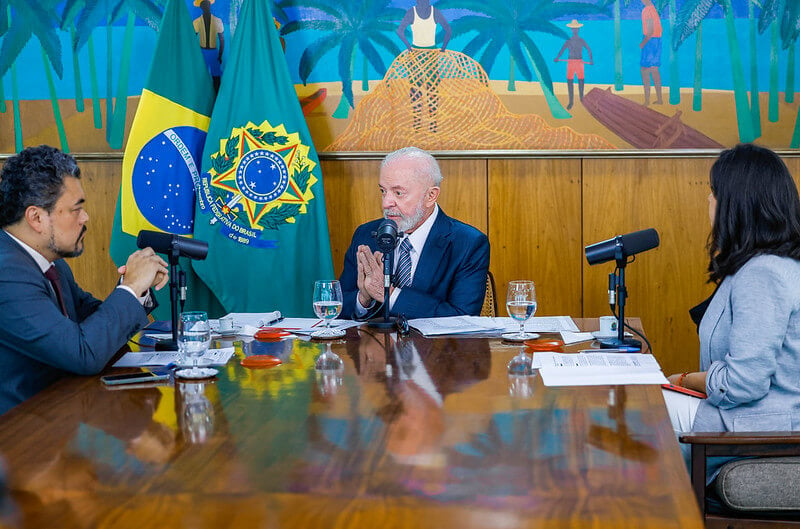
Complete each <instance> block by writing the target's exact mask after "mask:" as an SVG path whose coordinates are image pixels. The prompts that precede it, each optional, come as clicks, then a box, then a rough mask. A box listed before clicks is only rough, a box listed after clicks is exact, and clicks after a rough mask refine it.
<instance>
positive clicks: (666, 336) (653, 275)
mask: <svg viewBox="0 0 800 529" xmlns="http://www.w3.org/2000/svg"><path fill="white" fill-rule="evenodd" d="M712 163H713V158H684V159H678V158H652V159H642V158H639V159H586V160H584V162H583V164H584V166H583V204H584V217H583V235H584V245H587V244H592V243H595V242H598V241H602V240H605V239H608V238H610V237H613V236H614V235H618V234H624V233H629V232H632V231H636V230H641V229H645V228H655V229H656V230H657V231H658V233H659V236H660V239H661V244H660V246H659V247H658V248H657V249H654V250H650V251H648V252H644V253H642V254H640V255H639V256H638V257H637V258H636V262H634V263H632V264H631V265H629V266H628V267H627V270H626V283H627V286H628V292H629V300H628V303H627V305H626V308H625V314H626V315H627V316H638V317H641V319H642V324H643V326H644V329H645V331H646V332H647V336H648V338H649V339H650V343H651V344H652V346H653V349H654V353H655V355H656V357H657V358H658V359H659V362H660V363H661V366H662V368H663V370H664V373H666V374H668V375H669V374H671V373H675V372H682V371H691V370H696V369H697V367H698V352H699V346H698V341H697V333H696V327H695V325H694V324H693V323H692V321H691V320H690V318H689V315H688V313H687V311H688V310H689V308H691V307H693V306H694V305H696V304H697V303H699V302H700V301H702V300H703V299H705V298H706V297H707V296H709V295H710V294H711V292H712V291H713V288H712V286H711V285H709V284H708V283H706V279H707V275H706V272H705V271H706V267H707V264H708V257H707V253H706V241H707V238H708V233H709V231H710V224H709V220H708V201H707V197H708V194H709V186H708V171H709V168H710V167H711V164H712ZM581 262H582V266H583V299H584V311H583V315H584V317H596V316H603V315H607V314H610V309H609V306H608V291H607V289H608V274H609V273H611V272H613V269H614V265H613V263H611V262H609V263H604V264H600V265H594V266H589V265H588V264H587V263H586V260H585V259H583V260H582V261H581Z"/></svg>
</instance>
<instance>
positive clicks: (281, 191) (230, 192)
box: [197, 120, 318, 248]
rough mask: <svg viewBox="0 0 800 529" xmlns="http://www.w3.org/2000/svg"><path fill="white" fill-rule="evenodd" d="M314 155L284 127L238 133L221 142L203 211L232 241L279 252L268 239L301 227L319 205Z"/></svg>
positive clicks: (202, 196)
mask: <svg viewBox="0 0 800 529" xmlns="http://www.w3.org/2000/svg"><path fill="white" fill-rule="evenodd" d="M309 151H310V147H309V146H308V145H303V143H302V141H301V140H300V135H299V134H298V133H296V132H294V133H289V132H287V131H286V128H285V127H284V126H283V124H281V125H278V126H277V127H273V126H272V125H270V124H269V122H268V121H266V120H264V122H262V123H261V124H260V125H255V124H253V123H251V122H248V123H247V125H245V126H244V127H241V128H234V129H233V130H232V131H231V134H230V136H229V137H228V138H226V139H222V140H220V149H219V151H217V152H216V153H214V154H212V155H211V168H210V169H209V170H208V172H206V173H204V174H203V175H201V178H200V192H199V193H198V194H197V200H198V204H199V206H200V211H201V212H203V213H204V214H207V215H210V216H211V218H210V219H209V223H211V224H212V225H214V224H219V225H220V231H221V233H222V234H224V235H225V236H226V237H228V238H229V239H231V240H233V241H236V242H238V243H241V244H246V245H249V246H254V247H261V248H274V247H276V245H277V241H275V240H269V236H268V234H269V233H271V232H273V231H274V230H279V229H280V228H281V227H283V226H286V225H290V224H294V223H296V222H297V220H298V217H299V216H300V215H305V214H306V213H307V212H308V204H309V202H311V200H313V199H314V193H313V191H312V189H311V188H312V187H313V186H314V184H315V183H316V182H317V181H318V179H317V177H316V176H314V173H313V171H314V169H315V167H316V165H317V164H316V162H315V161H314V160H312V159H310V158H309V156H308V154H309Z"/></svg>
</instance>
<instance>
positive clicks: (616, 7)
mask: <svg viewBox="0 0 800 529" xmlns="http://www.w3.org/2000/svg"><path fill="white" fill-rule="evenodd" d="M630 3H631V0H601V2H600V5H602V6H603V7H608V6H609V5H610V6H611V7H612V9H611V11H612V13H613V17H614V90H617V91H620V90H622V89H623V88H624V82H623V80H622V7H623V6H624V7H628V5H630Z"/></svg>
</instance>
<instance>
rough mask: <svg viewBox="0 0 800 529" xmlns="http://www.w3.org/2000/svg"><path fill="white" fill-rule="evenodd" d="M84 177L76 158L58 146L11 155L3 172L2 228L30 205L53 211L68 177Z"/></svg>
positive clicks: (0, 187)
mask: <svg viewBox="0 0 800 529" xmlns="http://www.w3.org/2000/svg"><path fill="white" fill-rule="evenodd" d="M65 176H72V177H75V178H80V177H81V170H80V169H79V168H78V164H77V163H76V162H75V159H74V158H73V157H72V156H70V155H69V154H66V153H63V152H61V151H59V150H58V149H56V148H55V147H50V146H48V145H39V146H38V147H28V148H27V149H25V150H23V151H22V152H20V153H19V154H17V155H16V156H12V157H11V158H9V159H8V160H7V161H6V163H5V164H4V165H3V171H2V173H0V228H5V227H6V226H10V225H11V224H14V223H16V222H17V221H19V220H20V219H21V218H22V217H23V216H24V215H25V210H26V209H28V207H30V206H38V207H40V208H43V209H44V210H46V211H47V212H50V211H52V210H53V207H54V206H55V203H56V201H57V200H58V198H59V197H60V196H61V193H62V192H63V189H64V177H65Z"/></svg>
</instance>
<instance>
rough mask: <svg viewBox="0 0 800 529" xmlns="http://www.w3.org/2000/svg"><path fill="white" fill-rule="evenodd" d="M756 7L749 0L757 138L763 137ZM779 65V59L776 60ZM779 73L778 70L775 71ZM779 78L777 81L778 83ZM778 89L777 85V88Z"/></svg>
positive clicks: (752, 98) (752, 109)
mask: <svg viewBox="0 0 800 529" xmlns="http://www.w3.org/2000/svg"><path fill="white" fill-rule="evenodd" d="M756 7H758V8H760V7H761V3H760V2H759V1H758V0H748V2H747V18H748V22H749V25H750V115H751V116H752V117H753V134H754V135H755V137H756V138H758V137H760V136H761V100H760V98H761V90H759V88H758V43H757V42H758V28H757V26H758V20H757V19H756ZM775 64H776V65H777V57H776V58H775ZM775 72H776V73H777V70H776V71H775ZM777 80H778V79H777V77H776V78H775V81H776V82H777ZM775 88H776V89H777V84H776V87H775Z"/></svg>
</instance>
